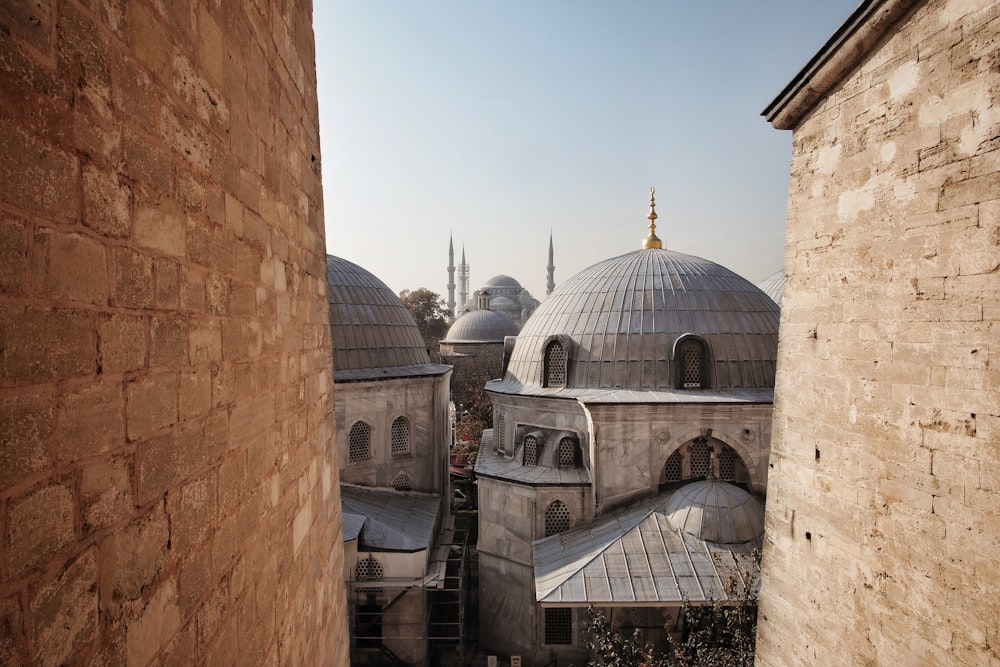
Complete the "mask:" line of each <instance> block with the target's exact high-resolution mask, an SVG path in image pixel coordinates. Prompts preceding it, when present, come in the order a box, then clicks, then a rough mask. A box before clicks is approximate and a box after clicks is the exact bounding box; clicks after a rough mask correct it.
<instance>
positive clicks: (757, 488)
mask: <svg viewBox="0 0 1000 667" xmlns="http://www.w3.org/2000/svg"><path fill="white" fill-rule="evenodd" d="M700 438H706V439H708V440H709V441H711V440H712V439H714V440H718V441H719V442H721V443H722V444H724V445H726V446H727V447H729V448H730V449H732V450H733V451H734V452H735V453H736V455H737V456H738V457H739V458H740V461H741V462H742V463H743V466H744V467H745V468H746V472H747V476H748V477H749V480H748V484H749V485H750V488H751V489H753V490H754V492H757V493H762V492H763V488H764V485H763V480H761V479H760V475H759V473H758V471H757V460H756V458H755V457H754V456H753V455H752V454H751V453H750V451H749V450H747V448H746V446H745V445H744V444H742V443H741V442H739V440H737V439H736V438H733V437H732V436H730V435H729V434H728V433H726V432H724V431H717V430H715V429H710V428H697V429H692V430H690V431H687V432H686V433H683V434H682V435H680V436H679V437H677V438H674V439H673V440H672V441H671V443H670V445H669V446H668V447H666V449H665V451H666V452H667V455H666V456H665V457H664V458H663V459H662V460H663V463H662V465H661V467H660V475H659V480H660V481H659V483H660V484H669V483H672V482H675V481H678V480H672V479H668V475H667V472H668V464H669V463H670V457H671V456H673V455H674V454H676V453H679V452H680V451H681V449H682V448H683V447H684V445H688V444H689V443H692V442H693V441H696V440H698V439H700Z"/></svg>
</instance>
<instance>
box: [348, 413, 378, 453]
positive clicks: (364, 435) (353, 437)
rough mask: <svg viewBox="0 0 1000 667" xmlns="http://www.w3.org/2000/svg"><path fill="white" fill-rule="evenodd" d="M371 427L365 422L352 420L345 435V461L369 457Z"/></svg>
mask: <svg viewBox="0 0 1000 667" xmlns="http://www.w3.org/2000/svg"><path fill="white" fill-rule="evenodd" d="M371 441H372V427H371V426H370V425H369V424H368V423H367V422H354V426H352V427H351V431H350V433H349V434H348V436H347V461H348V463H354V462H355V461H364V460H365V459H370V458H371Z"/></svg>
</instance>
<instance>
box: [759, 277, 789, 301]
mask: <svg viewBox="0 0 1000 667" xmlns="http://www.w3.org/2000/svg"><path fill="white" fill-rule="evenodd" d="M786 282H788V276H786V275H785V272H784V271H776V272H774V273H772V274H771V275H769V276H768V277H767V278H764V280H762V281H761V282H759V283H757V287H759V288H760V289H761V290H763V292H764V294H766V295H768V296H769V297H771V300H772V301H774V302H775V303H776V304H778V305H779V306H780V305H781V297H782V295H783V294H784V293H785V283H786Z"/></svg>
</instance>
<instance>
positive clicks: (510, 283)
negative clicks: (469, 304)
mask: <svg viewBox="0 0 1000 667" xmlns="http://www.w3.org/2000/svg"><path fill="white" fill-rule="evenodd" d="M489 287H510V288H513V289H516V290H518V291H520V290H521V289H522V288H521V283H519V282H517V280H515V279H514V278H511V277H510V276H508V275H504V274H503V273H501V274H500V275H498V276H493V277H492V278H490V279H489V280H487V281H486V282H485V283H484V284H483V288H484V289H486V288H489Z"/></svg>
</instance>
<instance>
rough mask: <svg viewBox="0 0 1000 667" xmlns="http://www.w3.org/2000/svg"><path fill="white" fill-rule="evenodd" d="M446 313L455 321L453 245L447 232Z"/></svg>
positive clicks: (449, 233) (450, 235)
mask: <svg viewBox="0 0 1000 667" xmlns="http://www.w3.org/2000/svg"><path fill="white" fill-rule="evenodd" d="M448 312H449V313H451V317H452V319H455V244H454V242H453V241H452V234H451V232H448Z"/></svg>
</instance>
